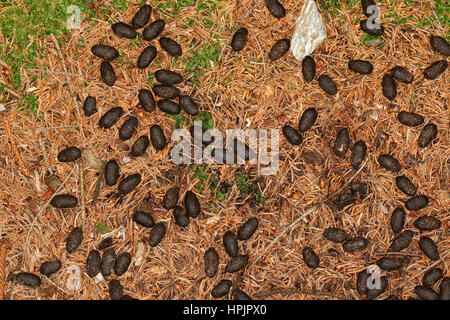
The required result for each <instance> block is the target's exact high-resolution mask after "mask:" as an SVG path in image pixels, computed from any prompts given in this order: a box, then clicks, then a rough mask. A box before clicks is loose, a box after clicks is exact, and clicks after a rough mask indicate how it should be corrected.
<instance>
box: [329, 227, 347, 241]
mask: <svg viewBox="0 0 450 320" xmlns="http://www.w3.org/2000/svg"><path fill="white" fill-rule="evenodd" d="M323 237H324V238H325V239H327V240H330V241H333V242H336V243H342V242H344V241H345V240H347V233H346V232H345V230H343V229H339V228H332V227H331V228H327V229H325V231H324V232H323Z"/></svg>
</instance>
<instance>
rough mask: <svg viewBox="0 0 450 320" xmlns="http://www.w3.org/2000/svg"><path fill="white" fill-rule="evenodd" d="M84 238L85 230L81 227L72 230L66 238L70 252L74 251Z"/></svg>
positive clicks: (67, 248)
mask: <svg viewBox="0 0 450 320" xmlns="http://www.w3.org/2000/svg"><path fill="white" fill-rule="evenodd" d="M82 240H83V230H81V228H79V227H75V228H73V229H72V231H70V233H69V235H68V236H67V239H66V250H67V252H69V253H72V252H74V251H75V250H77V248H78V247H79V246H80V244H81V241H82Z"/></svg>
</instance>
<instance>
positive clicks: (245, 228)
mask: <svg viewBox="0 0 450 320" xmlns="http://www.w3.org/2000/svg"><path fill="white" fill-rule="evenodd" d="M257 228H258V219H256V218H254V217H253V218H250V219H248V220H247V221H246V222H245V223H244V224H243V225H242V226H241V227H240V228H239V230H238V232H237V238H238V239H239V240H248V239H250V237H251V236H252V235H253V234H254V233H255V231H256V229H257Z"/></svg>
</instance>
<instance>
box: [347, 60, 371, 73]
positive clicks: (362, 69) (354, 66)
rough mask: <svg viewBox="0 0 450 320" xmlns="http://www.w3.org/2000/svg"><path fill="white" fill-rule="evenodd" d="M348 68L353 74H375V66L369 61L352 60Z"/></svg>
mask: <svg viewBox="0 0 450 320" xmlns="http://www.w3.org/2000/svg"><path fill="white" fill-rule="evenodd" d="M348 68H349V69H350V70H352V71H353V72H357V73H361V74H370V73H372V72H373V66H372V64H371V63H370V62H369V61H364V60H350V61H349V62H348Z"/></svg>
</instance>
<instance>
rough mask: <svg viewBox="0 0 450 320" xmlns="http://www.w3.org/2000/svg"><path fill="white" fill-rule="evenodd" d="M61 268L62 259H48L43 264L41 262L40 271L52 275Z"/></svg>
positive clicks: (45, 274)
mask: <svg viewBox="0 0 450 320" xmlns="http://www.w3.org/2000/svg"><path fill="white" fill-rule="evenodd" d="M59 269H61V261H60V260H53V261H46V262H44V263H43V264H41V267H40V268H39V272H40V273H41V274H43V275H44V276H47V277H48V276H50V275H52V274H54V273H56V272H58V270H59Z"/></svg>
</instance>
